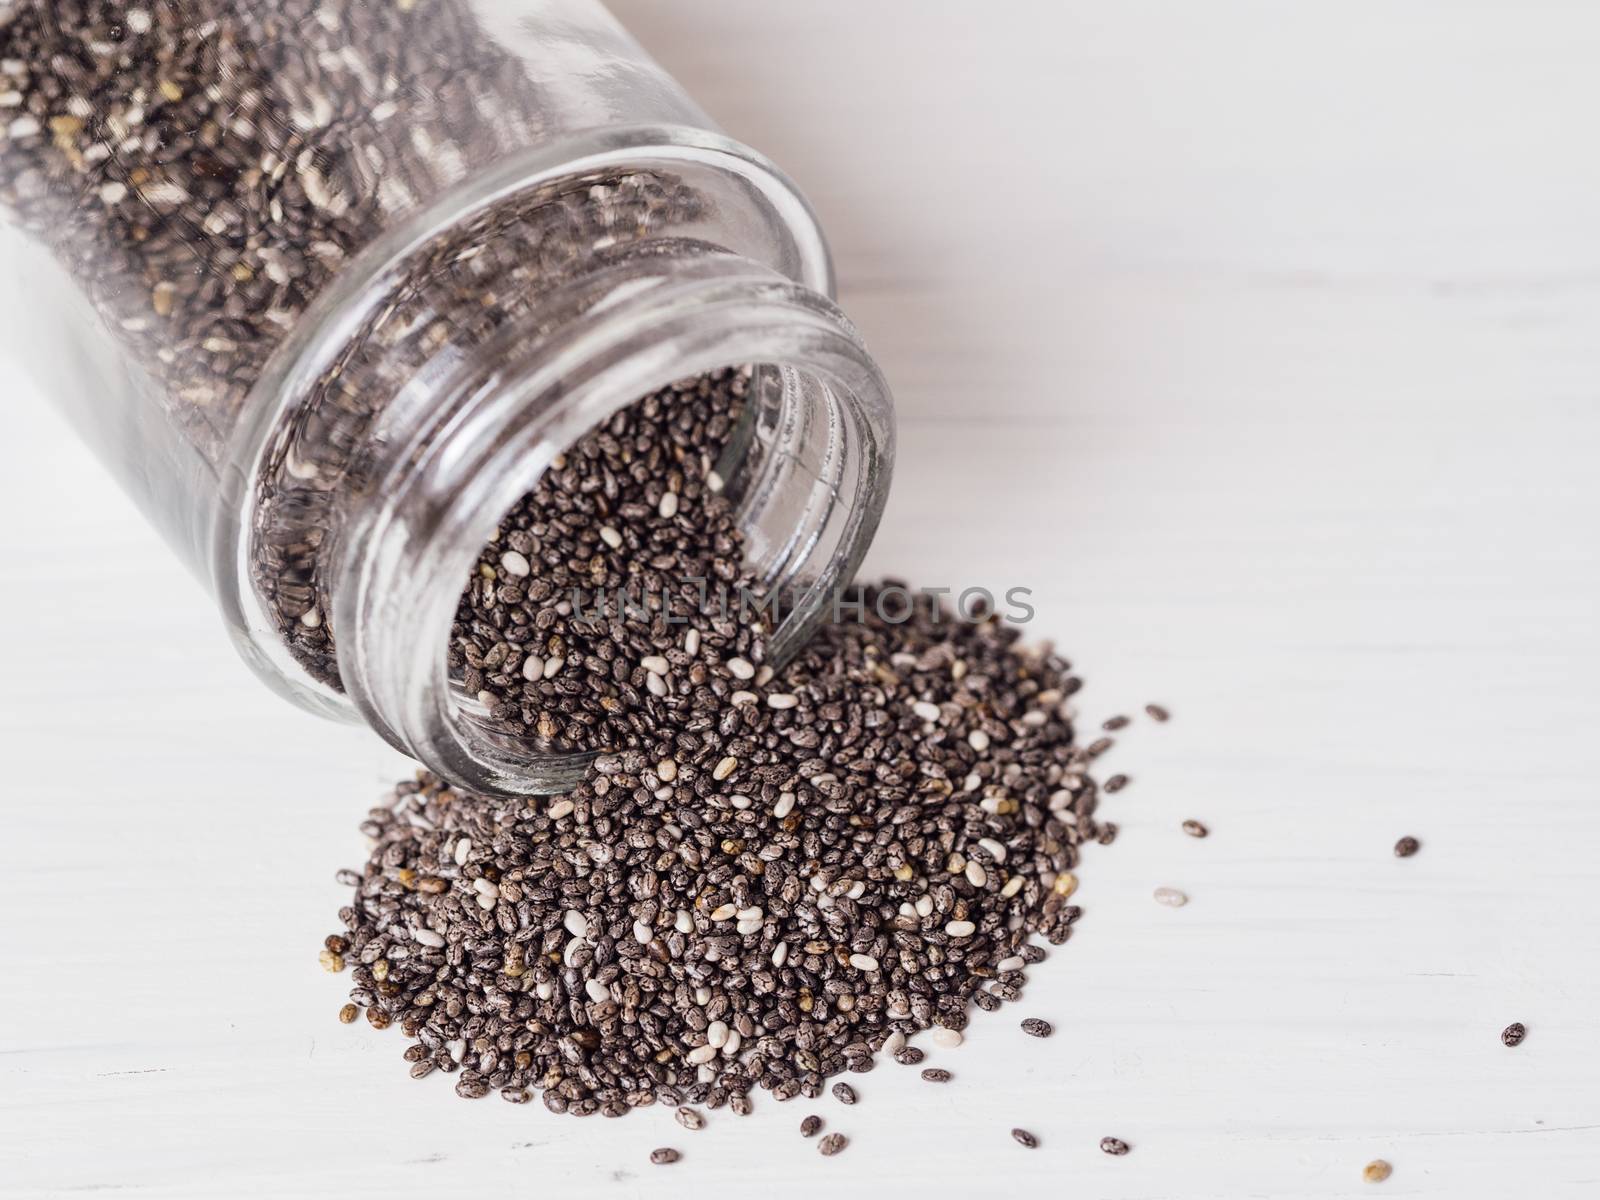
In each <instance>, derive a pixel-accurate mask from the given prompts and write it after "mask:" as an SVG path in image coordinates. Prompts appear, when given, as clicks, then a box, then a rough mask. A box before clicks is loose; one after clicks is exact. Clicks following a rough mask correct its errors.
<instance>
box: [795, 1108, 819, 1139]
mask: <svg viewBox="0 0 1600 1200" xmlns="http://www.w3.org/2000/svg"><path fill="white" fill-rule="evenodd" d="M821 1131H822V1118H821V1117H819V1116H817V1115H816V1114H815V1113H812V1114H811V1115H810V1116H808V1117H806V1118H804V1119H803V1120H802V1121H801V1122H800V1136H801V1137H804V1138H808V1137H816V1136H817V1134H818V1133H820V1132H821Z"/></svg>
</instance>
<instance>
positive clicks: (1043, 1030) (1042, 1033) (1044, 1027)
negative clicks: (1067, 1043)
mask: <svg viewBox="0 0 1600 1200" xmlns="http://www.w3.org/2000/svg"><path fill="white" fill-rule="evenodd" d="M1055 1031H1056V1029H1055V1026H1054V1025H1052V1024H1050V1022H1049V1021H1046V1020H1043V1019H1041V1018H1039V1017H1028V1018H1027V1019H1026V1020H1024V1021H1023V1022H1022V1032H1023V1033H1025V1034H1027V1035H1028V1036H1029V1037H1036V1038H1047V1037H1049V1036H1050V1035H1051V1034H1052V1033H1054V1032H1055Z"/></svg>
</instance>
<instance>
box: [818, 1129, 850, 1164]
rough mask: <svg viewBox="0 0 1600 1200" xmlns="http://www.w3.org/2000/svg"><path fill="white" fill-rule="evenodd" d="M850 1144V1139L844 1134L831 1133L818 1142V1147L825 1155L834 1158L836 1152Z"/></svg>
mask: <svg viewBox="0 0 1600 1200" xmlns="http://www.w3.org/2000/svg"><path fill="white" fill-rule="evenodd" d="M849 1144H850V1139H849V1138H847V1137H845V1135H844V1134H842V1133H830V1134H828V1135H827V1136H826V1137H824V1138H823V1139H822V1140H821V1141H820V1142H818V1143H817V1149H818V1150H820V1151H821V1152H822V1153H823V1155H824V1156H825V1157H828V1158H832V1157H833V1156H834V1155H835V1154H837V1153H839V1151H841V1150H843V1149H844V1148H845V1147H846V1146H848V1145H849Z"/></svg>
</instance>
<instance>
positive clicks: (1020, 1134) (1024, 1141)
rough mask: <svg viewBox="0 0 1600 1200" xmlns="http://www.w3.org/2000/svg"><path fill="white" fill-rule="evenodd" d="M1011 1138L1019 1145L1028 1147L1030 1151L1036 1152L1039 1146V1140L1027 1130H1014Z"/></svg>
mask: <svg viewBox="0 0 1600 1200" xmlns="http://www.w3.org/2000/svg"><path fill="white" fill-rule="evenodd" d="M1011 1136H1012V1138H1013V1139H1015V1141H1016V1143H1017V1145H1019V1146H1026V1147H1027V1148H1028V1149H1029V1150H1035V1149H1037V1148H1038V1146H1039V1139H1038V1138H1036V1137H1034V1136H1033V1134H1031V1133H1029V1132H1028V1131H1027V1130H1026V1129H1013V1130H1012V1131H1011Z"/></svg>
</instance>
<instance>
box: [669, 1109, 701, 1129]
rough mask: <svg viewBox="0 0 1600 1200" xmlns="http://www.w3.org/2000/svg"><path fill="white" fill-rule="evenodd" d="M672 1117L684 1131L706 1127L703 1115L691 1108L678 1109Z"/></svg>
mask: <svg viewBox="0 0 1600 1200" xmlns="http://www.w3.org/2000/svg"><path fill="white" fill-rule="evenodd" d="M673 1116H675V1117H676V1118H677V1121H678V1124H679V1125H682V1126H683V1127H684V1128H685V1129H704V1128H705V1127H706V1119H705V1116H704V1114H702V1113H699V1112H696V1111H695V1110H694V1109H692V1108H680V1109H679V1110H678V1111H677V1112H676V1113H674V1114H673Z"/></svg>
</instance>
